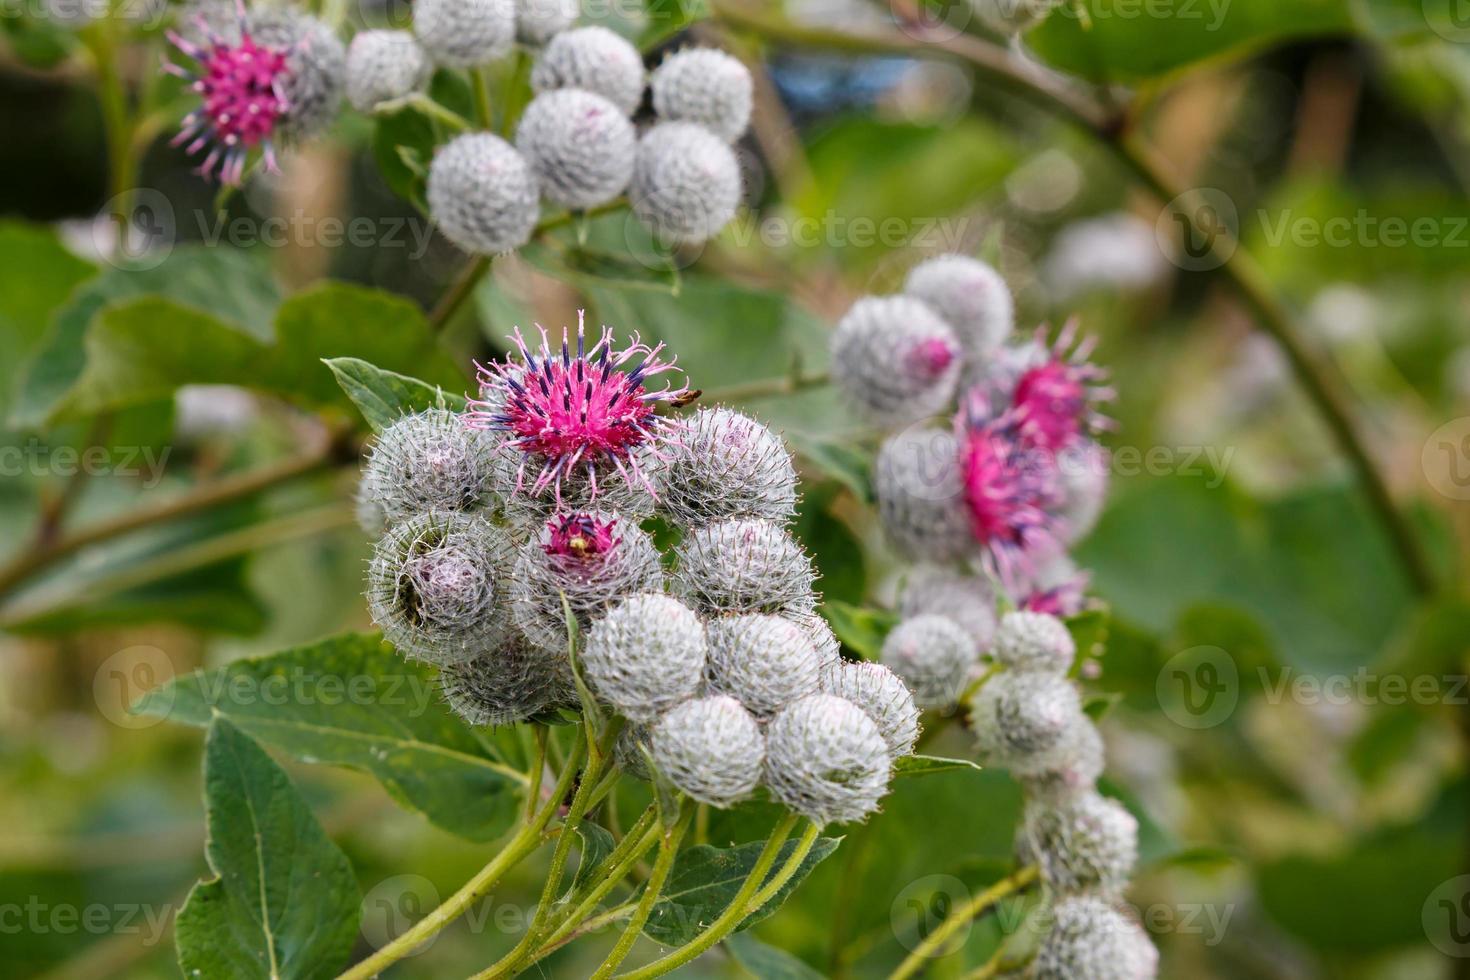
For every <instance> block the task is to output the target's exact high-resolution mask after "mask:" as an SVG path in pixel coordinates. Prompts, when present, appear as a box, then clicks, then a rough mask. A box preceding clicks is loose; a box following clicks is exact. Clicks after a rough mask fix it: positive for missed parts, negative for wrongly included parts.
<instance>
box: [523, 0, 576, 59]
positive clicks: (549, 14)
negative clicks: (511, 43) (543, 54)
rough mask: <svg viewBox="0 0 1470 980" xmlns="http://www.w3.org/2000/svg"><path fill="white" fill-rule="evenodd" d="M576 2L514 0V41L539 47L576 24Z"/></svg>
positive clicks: (573, 0) (568, 0) (569, 0)
mask: <svg viewBox="0 0 1470 980" xmlns="http://www.w3.org/2000/svg"><path fill="white" fill-rule="evenodd" d="M580 12H581V4H580V3H579V2H578V0H516V40H517V41H520V42H521V43H522V44H529V45H531V46H533V47H540V46H541V45H543V44H545V43H546V42H547V41H550V40H551V39H552V38H553V37H555V36H556V35H558V34H560V33H561V32H562V31H565V30H566V29H567V28H569V27H571V26H572V25H573V24H575V23H576V22H577V15H578V14H579V13H580Z"/></svg>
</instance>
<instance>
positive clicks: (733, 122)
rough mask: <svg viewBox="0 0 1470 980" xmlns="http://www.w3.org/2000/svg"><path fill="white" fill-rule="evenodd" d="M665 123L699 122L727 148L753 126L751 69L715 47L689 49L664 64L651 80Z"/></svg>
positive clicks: (654, 107) (661, 116) (670, 56)
mask: <svg viewBox="0 0 1470 980" xmlns="http://www.w3.org/2000/svg"><path fill="white" fill-rule="evenodd" d="M649 87H650V88H651V89H652V90H653V111H654V112H657V113H658V115H659V118H660V119H667V120H682V121H683V122H692V123H699V124H700V125H701V126H703V127H705V128H706V129H708V130H709V131H710V132H712V133H714V134H715V135H716V136H718V137H720V139H722V140H724V141H725V142H726V143H733V142H735V141H736V140H738V139H739V138H740V135H741V134H742V133H744V132H745V128H746V127H747V126H749V125H750V107H751V92H752V87H753V86H752V85H751V80H750V70H749V69H748V68H746V67H745V66H744V65H743V64H741V63H740V61H739V59H737V58H732V57H731V56H730V55H728V54H726V53H725V52H723V51H720V50H717V49H715V48H688V49H685V50H683V51H678V52H675V53H674V54H671V55H669V56H668V57H667V58H665V59H664V61H663V64H661V65H659V66H658V68H656V69H655V70H654V72H653V77H652V78H650V79H649Z"/></svg>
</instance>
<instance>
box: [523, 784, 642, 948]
mask: <svg viewBox="0 0 1470 980" xmlns="http://www.w3.org/2000/svg"><path fill="white" fill-rule="evenodd" d="M657 819H658V814H657V807H656V806H655V805H653V804H649V807H648V809H646V810H644V811H643V815H642V816H641V817H639V818H638V821H637V823H635V824H634V825H633V826H632V827H630V828H629V829H628V833H627V836H625V837H624V838H623V839H622V841H621V842H619V844H618V846H617V847H616V848H614V849H613V852H612V853H611V854H609V855H608V856H607V858H606V860H605V861H604V867H605V869H606V870H604V871H603V873H602V874H601V875H600V876H599V878H598V880H597V882H596V883H595V884H594V885H593V886H592V887H591V888H590V889H588V890H586V893H585V894H584V895H583V896H582V897H581V898H580V900H579V901H578V902H577V904H576V905H575V906H573V907H572V908H571V909H570V910H569V911H568V912H566V913H564V914H563V915H562V916H560V919H561V921H560V922H559V923H558V924H557V925H556V926H555V927H554V928H552V929H551V930H550V932H549V933H548V934H545V935H543V936H541V937H539V938H540V942H541V945H540V946H539V947H537V949H536V952H535V954H533V955H532V957H531V959H530V961H529V962H531V963H534V962H536V961H537V960H540V959H542V958H543V957H545V956H546V955H547V954H548V953H551V952H552V951H553V950H556V949H559V948H560V947H561V946H562V944H563V942H564V941H566V940H567V939H569V938H570V937H571V935H572V933H574V932H576V931H577V929H578V927H579V926H581V925H583V924H584V920H585V919H586V918H587V916H588V915H589V914H590V913H591V912H592V910H593V909H595V908H597V903H598V902H601V901H602V900H603V899H604V898H606V897H607V893H608V892H610V891H612V890H613V888H615V887H617V884H618V882H620V881H622V880H623V879H624V878H625V877H627V875H628V872H629V871H630V870H632V868H633V865H635V864H637V863H638V861H639V860H640V859H641V858H642V857H643V855H644V854H646V853H648V850H649V849H650V848H651V847H653V846H654V845H655V844H657V843H658V841H659V838H660V837H662V836H663V830H662V828H660V827H659V826H657ZM543 932H544V930H543Z"/></svg>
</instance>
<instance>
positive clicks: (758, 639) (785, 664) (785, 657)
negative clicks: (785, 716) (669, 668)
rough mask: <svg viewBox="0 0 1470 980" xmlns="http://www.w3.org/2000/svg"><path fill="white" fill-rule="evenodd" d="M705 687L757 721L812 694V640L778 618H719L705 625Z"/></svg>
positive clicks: (817, 668)
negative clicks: (735, 702)
mask: <svg viewBox="0 0 1470 980" xmlns="http://www.w3.org/2000/svg"><path fill="white" fill-rule="evenodd" d="M708 632H709V662H708V665H707V666H706V668H705V676H706V679H707V680H708V681H709V688H710V690H711V691H715V692H717V693H720V694H728V695H730V696H731V697H733V698H735V699H736V700H738V701H739V702H740V703H741V704H743V705H745V707H746V708H747V709H748V710H749V711H750V712H751V713H752V714H754V715H755V716H757V717H758V718H763V719H764V718H769V717H770V716H771V715H772V714H774V713H775V712H776V710H777V709H778V708H781V707H783V706H784V705H787V704H790V703H791V702H792V701H795V700H796V699H797V698H801V697H805V696H806V695H808V694H814V693H816V691H817V690H818V688H819V686H820V684H821V673H822V665H821V661H820V660H819V659H818V657H817V651H816V648H815V647H814V646H813V645H812V639H811V635H810V634H809V633H808V632H807V631H806V630H805V629H803V628H802V627H801V626H800V625H798V624H797V623H795V622H793V621H791V620H789V619H785V618H783V617H780V616H767V615H746V616H721V617H717V618H715V619H712V620H710V621H709V624H708Z"/></svg>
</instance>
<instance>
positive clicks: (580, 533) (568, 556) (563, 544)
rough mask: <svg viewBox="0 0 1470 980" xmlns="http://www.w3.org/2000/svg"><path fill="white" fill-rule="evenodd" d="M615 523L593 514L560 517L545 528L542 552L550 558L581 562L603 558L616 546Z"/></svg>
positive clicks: (562, 515) (554, 518) (561, 515)
mask: <svg viewBox="0 0 1470 980" xmlns="http://www.w3.org/2000/svg"><path fill="white" fill-rule="evenodd" d="M619 540H621V539H620V538H619V537H618V534H617V521H616V520H613V519H608V520H606V521H600V520H598V519H597V517H596V515H593V514H559V515H557V516H556V517H553V518H552V519H551V520H550V521H549V522H547V525H546V543H545V544H543V545H542V550H544V551H545V552H546V554H547V555H549V556H551V557H553V558H559V559H564V560H567V561H582V560H585V559H592V558H596V557H597V556H598V555H605V554H607V553H608V552H609V551H612V550H613V549H614V548H616V547H617V546H618V541H619Z"/></svg>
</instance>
